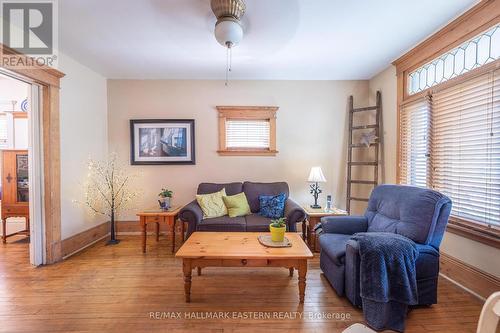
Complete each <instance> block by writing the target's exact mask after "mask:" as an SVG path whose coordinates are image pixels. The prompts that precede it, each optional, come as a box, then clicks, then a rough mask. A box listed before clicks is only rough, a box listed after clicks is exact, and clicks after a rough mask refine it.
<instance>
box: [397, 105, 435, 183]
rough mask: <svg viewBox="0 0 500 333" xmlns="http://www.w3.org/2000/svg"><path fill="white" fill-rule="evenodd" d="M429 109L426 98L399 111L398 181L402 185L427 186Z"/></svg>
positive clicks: (428, 178)
mask: <svg viewBox="0 0 500 333" xmlns="http://www.w3.org/2000/svg"><path fill="white" fill-rule="evenodd" d="M430 115H431V109H430V103H429V99H428V98H422V99H420V100H418V101H416V102H413V103H411V104H407V105H405V106H403V107H402V109H401V118H400V138H401V142H400V163H401V165H400V181H401V183H403V184H407V185H414V186H420V187H426V186H428V185H429V180H430V175H429V167H430V165H429V150H430V138H429V134H430V129H431V121H430V119H431V118H430Z"/></svg>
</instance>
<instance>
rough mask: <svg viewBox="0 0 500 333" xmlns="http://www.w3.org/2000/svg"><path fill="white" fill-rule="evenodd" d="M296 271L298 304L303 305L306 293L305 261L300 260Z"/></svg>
mask: <svg viewBox="0 0 500 333" xmlns="http://www.w3.org/2000/svg"><path fill="white" fill-rule="evenodd" d="M298 271H299V300H300V303H304V296H305V293H306V274H307V260H300V262H299V267H298Z"/></svg>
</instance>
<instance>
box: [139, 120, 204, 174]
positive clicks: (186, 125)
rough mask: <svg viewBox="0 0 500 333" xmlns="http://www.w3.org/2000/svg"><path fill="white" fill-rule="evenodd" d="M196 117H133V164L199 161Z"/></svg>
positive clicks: (192, 162)
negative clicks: (196, 149)
mask: <svg viewBox="0 0 500 333" xmlns="http://www.w3.org/2000/svg"><path fill="white" fill-rule="evenodd" d="M194 131H195V127H194V119H131V120H130V164H132V165H168V164H196V154H195V153H196V152H195V133H194Z"/></svg>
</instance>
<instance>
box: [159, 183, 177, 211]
mask: <svg viewBox="0 0 500 333" xmlns="http://www.w3.org/2000/svg"><path fill="white" fill-rule="evenodd" d="M173 194H174V192H173V191H170V190H167V189H164V188H162V189H161V192H160V193H159V194H158V204H159V205H160V209H162V210H169V209H170V207H172V206H171V204H172V203H171V201H172V196H173Z"/></svg>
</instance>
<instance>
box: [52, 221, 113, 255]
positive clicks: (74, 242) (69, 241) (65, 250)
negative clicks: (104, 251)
mask: <svg viewBox="0 0 500 333" xmlns="http://www.w3.org/2000/svg"><path fill="white" fill-rule="evenodd" d="M108 235H109V222H104V223H102V224H99V225H96V226H95V227H93V228H90V229H88V230H85V231H82V232H80V233H78V234H76V235H74V236H71V237H69V238H66V239H63V240H62V241H61V243H62V244H61V247H62V256H63V258H64V259H65V258H67V257H69V256H71V255H73V254H75V253H78V252H80V251H81V250H83V249H85V248H86V247H89V246H90V245H92V244H94V243H96V242H98V241H100V240H101V239H103V238H104V237H106V236H108Z"/></svg>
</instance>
